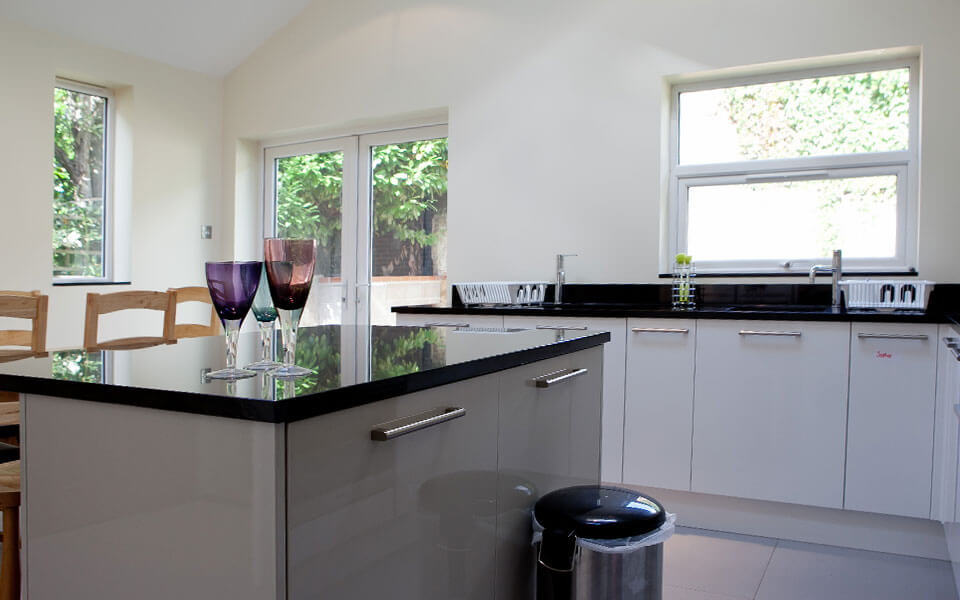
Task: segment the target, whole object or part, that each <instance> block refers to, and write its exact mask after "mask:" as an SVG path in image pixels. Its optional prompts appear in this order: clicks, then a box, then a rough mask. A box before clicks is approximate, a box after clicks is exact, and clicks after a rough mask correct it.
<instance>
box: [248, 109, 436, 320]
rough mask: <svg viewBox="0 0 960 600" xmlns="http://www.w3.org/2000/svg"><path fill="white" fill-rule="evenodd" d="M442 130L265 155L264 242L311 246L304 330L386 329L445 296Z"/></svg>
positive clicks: (307, 144) (279, 150) (405, 132)
mask: <svg viewBox="0 0 960 600" xmlns="http://www.w3.org/2000/svg"><path fill="white" fill-rule="evenodd" d="M446 137H447V127H446V126H445V125H438V126H429V127H416V128H410V129H402V130H394V131H386V132H382V133H373V134H366V135H360V136H346V137H339V138H334V139H327V140H318V141H312V142H305V143H300V144H290V145H284V146H274V147H268V148H265V149H264V219H263V222H264V228H263V229H264V236H265V237H270V236H283V237H301V238H314V239H316V240H317V242H318V253H317V266H316V272H315V274H314V284H313V288H312V290H311V292H310V298H309V299H308V301H307V306H306V308H305V309H304V314H303V317H302V320H301V323H302V324H303V325H307V326H309V325H331V324H337V325H353V324H356V325H370V324H373V325H388V324H394V323H395V319H394V316H393V314H392V313H391V312H390V308H391V307H392V306H393V305H396V304H415V303H419V304H423V303H430V302H437V301H442V300H443V299H444V298H445V294H446V251H445V248H446V238H445V228H446V227H445V223H446V168H447V165H446Z"/></svg>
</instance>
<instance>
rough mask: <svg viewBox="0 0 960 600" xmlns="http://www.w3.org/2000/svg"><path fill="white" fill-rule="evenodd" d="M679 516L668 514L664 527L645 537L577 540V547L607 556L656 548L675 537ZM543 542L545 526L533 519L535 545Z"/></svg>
mask: <svg viewBox="0 0 960 600" xmlns="http://www.w3.org/2000/svg"><path fill="white" fill-rule="evenodd" d="M676 523H677V515H675V514H674V513H667V518H666V519H664V521H663V525H661V526H660V527H657V528H656V529H654V530H653V531H649V532H647V533H644V534H643V535H635V536H633V537H628V538H615V539H612V540H595V539H590V538H580V537H578V538H577V547H579V548H584V549H586V550H590V551H592V552H604V553H606V554H629V553H631V552H635V551H637V550H639V549H640V548H643V547H645V546H654V545H656V544H662V543H663V542H665V541H667V539H669V538H670V536H672V535H673V532H674V530H675V529H676ZM541 540H543V526H542V525H540V523H539V522H537V519H536V517H534V518H533V542H532V543H533V544H537V543H538V542H540V541H541Z"/></svg>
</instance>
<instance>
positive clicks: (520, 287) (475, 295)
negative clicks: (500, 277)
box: [453, 281, 549, 305]
mask: <svg viewBox="0 0 960 600" xmlns="http://www.w3.org/2000/svg"><path fill="white" fill-rule="evenodd" d="M547 285H549V284H548V283H546V282H544V281H533V282H530V281H525V282H521V281H485V282H478V283H455V284H453V287H454V288H456V290H457V294H459V295H460V301H461V302H463V304H464V305H471V304H541V303H542V302H543V297H544V295H545V294H546V292H547Z"/></svg>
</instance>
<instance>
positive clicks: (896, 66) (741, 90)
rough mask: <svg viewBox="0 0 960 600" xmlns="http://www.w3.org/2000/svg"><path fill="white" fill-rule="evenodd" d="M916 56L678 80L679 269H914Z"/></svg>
mask: <svg viewBox="0 0 960 600" xmlns="http://www.w3.org/2000/svg"><path fill="white" fill-rule="evenodd" d="M917 71H918V69H917V60H916V59H908V60H899V61H895V62H884V63H869V64H865V63H860V64H854V65H846V66H845V67H833V68H824V69H819V70H813V71H810V70H808V71H802V72H800V71H794V72H786V73H779V74H774V75H769V76H762V77H753V78H739V79H736V80H733V79H729V80H721V81H717V80H712V81H708V82H699V83H692V84H682V85H676V86H674V88H673V94H672V98H673V100H672V102H673V105H672V116H673V118H672V131H671V164H672V167H671V177H670V213H671V214H670V220H669V244H668V246H669V254H668V256H666V257H664V260H663V261H662V262H663V263H664V264H663V266H664V267H665V268H667V270H669V265H670V264H671V263H672V260H671V257H672V256H674V255H675V254H677V253H679V252H684V253H687V254H690V255H692V256H693V259H694V260H695V261H696V264H697V270H698V271H699V272H701V273H705V274H709V273H732V274H747V273H749V274H753V273H756V274H774V273H788V274H789V273H805V272H806V271H807V270H809V268H810V266H812V265H813V264H817V263H823V262H829V258H828V257H829V256H830V255H831V254H832V251H833V250H834V249H836V248H839V249H841V250H843V258H844V270H845V271H860V272H881V271H898V272H906V271H910V270H913V268H914V267H915V261H916V228H917V224H916V222H917V215H916V212H917V198H916V196H917V193H916V173H917V164H916V163H917V160H916V148H917V133H916V132H917V113H918V111H917V103H916V98H917V93H916V90H917V77H918V75H917Z"/></svg>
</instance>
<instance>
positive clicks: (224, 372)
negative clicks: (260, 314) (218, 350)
mask: <svg viewBox="0 0 960 600" xmlns="http://www.w3.org/2000/svg"><path fill="white" fill-rule="evenodd" d="M262 265H263V263H262V262H260V261H258V260H256V261H247V262H237V261H227V262H208V263H207V264H206V271H207V287H208V288H209V289H210V299H211V300H213V306H214V308H216V310H217V315H218V316H219V317H220V322H221V323H223V331H224V337H225V339H226V342H227V368H225V369H220V370H219V371H214V372H212V373H208V374H207V377H209V378H211V379H229V380H232V379H244V378H246V377H253V376H254V375H256V372H254V371H248V370H246V369H238V368H237V338H238V337H239V335H240V325H242V324H243V319H244V317H246V316H247V312H248V311H249V310H250V304H251V303H253V296H254V295H255V294H256V293H257V284H258V283H259V281H260V270H261V269H262V268H263V266H262Z"/></svg>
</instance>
